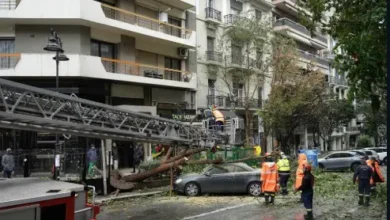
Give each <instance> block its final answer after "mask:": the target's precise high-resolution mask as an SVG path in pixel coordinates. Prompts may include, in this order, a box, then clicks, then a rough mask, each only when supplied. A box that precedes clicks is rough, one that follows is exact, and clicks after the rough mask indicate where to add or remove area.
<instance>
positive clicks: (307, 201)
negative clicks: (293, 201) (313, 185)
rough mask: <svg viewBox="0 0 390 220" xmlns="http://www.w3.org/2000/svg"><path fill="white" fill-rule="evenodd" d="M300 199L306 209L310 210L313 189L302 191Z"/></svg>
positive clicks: (311, 207)
mask: <svg viewBox="0 0 390 220" xmlns="http://www.w3.org/2000/svg"><path fill="white" fill-rule="evenodd" d="M302 199H303V205H304V206H305V209H306V211H308V212H311V211H312V209H313V190H311V191H307V192H302Z"/></svg>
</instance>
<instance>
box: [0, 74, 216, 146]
mask: <svg viewBox="0 0 390 220" xmlns="http://www.w3.org/2000/svg"><path fill="white" fill-rule="evenodd" d="M0 127H4V128H11V129H21V130H31V131H39V132H50V133H57V134H70V135H76V136H84V137H92V138H100V139H114V140H132V141H140V142H148V143H153V142H154V143H167V144H170V143H178V144H185V145H192V146H202V147H203V146H205V145H213V144H215V143H216V142H218V139H219V137H217V136H216V135H215V134H208V133H206V131H204V130H202V129H201V128H198V127H194V126H191V125H187V124H184V123H181V122H178V121H174V120H170V119H165V118H161V117H156V116H152V115H147V114H142V113H138V112H133V111H129V110H124V109H121V108H118V107H114V106H110V105H105V104H101V103H97V102H93V101H89V100H85V99H80V98H77V97H73V96H68V95H64V94H60V93H58V92H52V91H49V90H45V89H40V88H36V87H32V86H28V85H24V84H20V83H16V82H12V81H9V80H5V79H0Z"/></svg>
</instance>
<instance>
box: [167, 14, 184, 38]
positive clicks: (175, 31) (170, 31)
mask: <svg viewBox="0 0 390 220" xmlns="http://www.w3.org/2000/svg"><path fill="white" fill-rule="evenodd" d="M168 24H171V25H174V26H177V27H181V20H180V19H177V18H173V17H168ZM167 28H168V33H167V34H170V35H173V36H176V37H180V36H181V29H179V28H176V27H171V26H169V27H167Z"/></svg>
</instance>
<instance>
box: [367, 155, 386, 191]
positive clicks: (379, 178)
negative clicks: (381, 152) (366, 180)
mask: <svg viewBox="0 0 390 220" xmlns="http://www.w3.org/2000/svg"><path fill="white" fill-rule="evenodd" d="M366 163H367V165H368V166H370V167H371V168H372V170H373V171H374V172H376V174H378V175H375V176H374V177H376V178H375V179H374V178H372V177H371V179H370V184H371V185H372V184H374V183H378V182H379V183H383V182H385V178H383V175H382V172H381V169H380V167H379V163H378V162H377V161H376V160H374V161H372V160H367V161H366ZM373 163H374V165H373Z"/></svg>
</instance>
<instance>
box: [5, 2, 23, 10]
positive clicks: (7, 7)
mask: <svg viewBox="0 0 390 220" xmlns="http://www.w3.org/2000/svg"><path fill="white" fill-rule="evenodd" d="M20 1H21V0H0V11H1V10H14V9H16V8H17V7H18V5H19V3H20Z"/></svg>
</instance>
